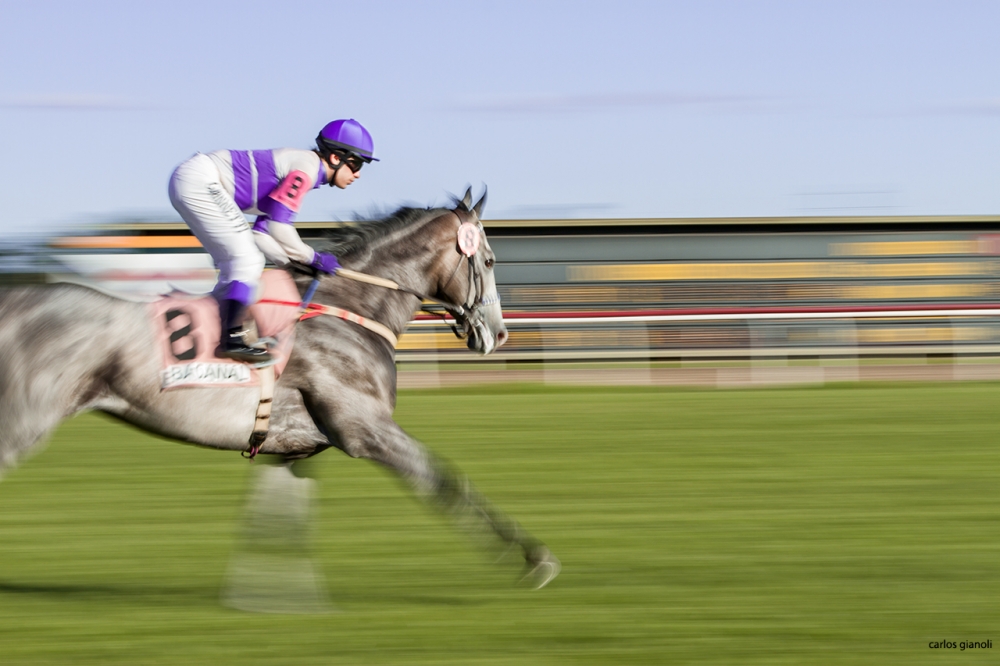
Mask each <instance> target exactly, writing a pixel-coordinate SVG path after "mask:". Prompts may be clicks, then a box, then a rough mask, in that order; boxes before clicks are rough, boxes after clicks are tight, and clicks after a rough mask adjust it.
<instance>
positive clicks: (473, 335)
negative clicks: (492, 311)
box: [466, 323, 507, 356]
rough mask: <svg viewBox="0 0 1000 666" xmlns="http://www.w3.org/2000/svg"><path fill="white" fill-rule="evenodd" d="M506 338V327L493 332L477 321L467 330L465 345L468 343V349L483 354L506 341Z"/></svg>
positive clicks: (492, 350)
mask: <svg viewBox="0 0 1000 666" xmlns="http://www.w3.org/2000/svg"><path fill="white" fill-rule="evenodd" d="M506 340H507V329H506V328H502V329H501V331H500V332H498V333H493V331H491V330H490V329H489V328H487V327H486V326H485V325H484V324H483V323H478V324H476V325H475V326H473V327H472V328H471V330H470V331H469V335H468V339H467V340H466V345H468V347H469V349H470V350H472V351H474V352H476V353H479V354H482V355H483V356H485V355H487V354H492V353H493V352H495V351H496V350H497V347H499V346H500V345H502V344H503V343H504V342H506Z"/></svg>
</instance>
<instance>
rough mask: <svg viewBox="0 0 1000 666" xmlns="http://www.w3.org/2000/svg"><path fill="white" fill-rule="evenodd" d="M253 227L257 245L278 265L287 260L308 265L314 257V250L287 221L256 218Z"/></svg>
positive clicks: (285, 262) (282, 264) (286, 262)
mask: <svg viewBox="0 0 1000 666" xmlns="http://www.w3.org/2000/svg"><path fill="white" fill-rule="evenodd" d="M253 228H254V240H256V241H257V247H259V248H260V251H261V252H263V253H264V256H265V257H267V258H268V259H270V260H271V261H273V262H274V263H275V264H277V265H278V266H284V265H286V264H288V262H289V261H297V262H299V263H300V264H305V265H307V266H308V265H310V264H312V262H313V260H315V258H316V251H315V250H313V249H312V248H311V247H309V246H308V245H306V244H305V242H304V241H303V240H302V239H301V238H300V237H299V233H298V232H297V231H295V227H293V226H292V225H291V224H290V223H288V222H278V221H276V220H268V219H267V218H258V219H257V222H256V224H254V225H253Z"/></svg>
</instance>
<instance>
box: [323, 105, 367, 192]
mask: <svg viewBox="0 0 1000 666" xmlns="http://www.w3.org/2000/svg"><path fill="white" fill-rule="evenodd" d="M316 147H317V148H319V152H320V154H321V155H322V156H323V159H324V160H326V161H327V162H328V163H329V161H330V159H329V158H330V154H331V153H336V154H339V155H341V156H344V155H346V156H347V157H356V158H358V159H360V160H361V161H362V163H363V164H368V163H369V162H378V161H379V160H378V158H377V157H372V151H373V149H374V147H375V144H374V143H373V142H372V135H371V134H369V133H368V130H366V129H365V128H364V126H363V125H362V124H361V123H359V122H358V121H357V120H355V119H354V118H348V119H342V120H334V121H333V122H332V123H327V124H326V125H325V126H324V127H323V129H321V130H320V131H319V136H317V137H316ZM342 166H344V161H343V160H341V162H340V164H338V165H337V166H336V167H335V168H334V170H333V176H331V177H330V182H329V185H330V187H333V186H334V181H335V180H336V175H337V171H338V170H339V169H340V168H341V167H342ZM360 168H361V165H360V164H359V165H358V166H357V167H356V168H354V170H355V171H357V170H358V169H360Z"/></svg>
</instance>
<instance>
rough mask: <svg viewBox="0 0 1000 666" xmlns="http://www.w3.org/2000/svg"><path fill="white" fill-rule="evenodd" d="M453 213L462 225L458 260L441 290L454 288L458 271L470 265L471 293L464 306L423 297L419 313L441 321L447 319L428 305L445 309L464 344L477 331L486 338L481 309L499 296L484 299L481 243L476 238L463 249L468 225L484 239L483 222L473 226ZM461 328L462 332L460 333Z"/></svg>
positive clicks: (498, 298) (497, 300)
mask: <svg viewBox="0 0 1000 666" xmlns="http://www.w3.org/2000/svg"><path fill="white" fill-rule="evenodd" d="M459 210H461V209H459ZM453 212H454V213H455V216H456V217H458V222H459V238H458V240H457V242H456V244H455V249H456V251H457V252H458V255H459V256H458V262H457V263H456V264H455V270H453V271H452V272H451V277H449V278H448V281H447V282H445V283H444V286H443V287H442V288H441V292H442V293H443V292H446V291H447V289H448V287H449V286H451V283H452V281H454V279H455V276H456V275H458V271H459V269H461V268H462V264H463V263H468V266H469V274H468V282H469V289H468V293H467V294H466V297H465V299H464V300H463V301H462V303H449V302H447V301H442V300H439V299H436V298H429V297H426V296H420V298H421V303H423V304H424V305H423V306H422V307H421V308H420V310H421V311H422V312H427V313H429V314H432V315H440V316H441V317H442V319H444V315H443V314H441V313H438V312H436V311H434V310H432V309H430V306H428V305H426V303H427V302H428V301H429V302H431V303H434V304H436V305H438V306H439V307H442V308H444V310H445V311H446V312H447V313H448V314H450V315H451V316H452V318H453V319H454V320H455V323H454V324H449V325H450V326H451V330H452V332H454V334H455V337H457V338H458V339H460V340H464V339H465V338H467V337H469V335H470V334H471V333H472V332H473V331H475V330H477V329H478V330H479V331H480V335H482V336H483V337H485V331H484V330H482V329H484V328H485V326H486V324H485V322H483V313H482V308H483V307H486V306H489V305H493V304H495V303H499V302H500V294H499V293H498V292H496V291H494V292H493V293H492V294H489V295H486V296H484V292H485V291H486V285H485V281H484V280H483V274H482V270H481V269H480V267H479V263H478V262H477V261H476V253H477V250H478V245H479V239H478V238H477V239H476V240H475V243H474V245H473V246H472V247H469V246H468V245H465V246H463V238H462V233H463V230H466V231H467V229H466V225H469V226H470V227H474V228H475V232H476V234H478V235H485V231H484V230H483V225H482V222H480V221H479V220H478V219H477V220H476V222H475V224H473V223H472V222H471V221H470V220H469V219H465V220H463V219H462V216H461V215H459V211H458V210H456V211H453ZM418 296H419V295H418ZM460 326H461V329H459V327H460Z"/></svg>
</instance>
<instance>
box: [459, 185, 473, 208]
mask: <svg viewBox="0 0 1000 666" xmlns="http://www.w3.org/2000/svg"><path fill="white" fill-rule="evenodd" d="M458 205H459V206H460V207H461V208H462V210H472V186H471V185H470V186H469V189H467V190H466V191H465V196H464V197H462V200H461V201H459V202H458Z"/></svg>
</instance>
